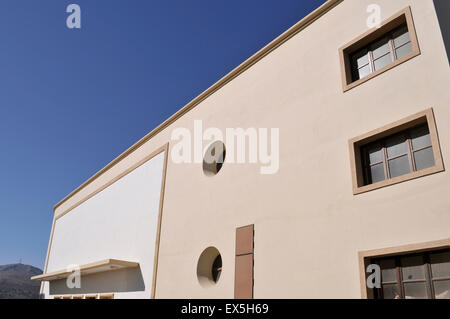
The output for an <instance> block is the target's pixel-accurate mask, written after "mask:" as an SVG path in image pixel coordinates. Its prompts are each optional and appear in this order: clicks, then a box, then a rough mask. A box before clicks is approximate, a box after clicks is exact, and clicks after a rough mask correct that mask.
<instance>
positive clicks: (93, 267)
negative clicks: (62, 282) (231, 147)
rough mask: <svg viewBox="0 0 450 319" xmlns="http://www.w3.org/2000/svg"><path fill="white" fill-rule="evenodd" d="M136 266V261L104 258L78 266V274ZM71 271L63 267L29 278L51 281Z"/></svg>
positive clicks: (66, 275)
mask: <svg viewBox="0 0 450 319" xmlns="http://www.w3.org/2000/svg"><path fill="white" fill-rule="evenodd" d="M138 266H139V263H138V262H132V261H125V260H117V259H105V260H100V261H96V262H93V263H90V264H86V265H82V266H80V275H81V276H83V275H88V274H95V273H98V272H105V271H112V270H117V269H125V268H134V267H138ZM73 273H74V270H72V271H68V270H67V269H63V270H58V271H54V272H51V273H47V274H42V275H37V276H33V277H31V280H41V281H52V280H58V279H63V278H67V277H68V276H69V275H71V274H73Z"/></svg>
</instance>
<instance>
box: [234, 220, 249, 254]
mask: <svg viewBox="0 0 450 319" xmlns="http://www.w3.org/2000/svg"><path fill="white" fill-rule="evenodd" d="M252 253H253V225H248V226H244V227H240V228H237V229H236V255H244V254H252Z"/></svg>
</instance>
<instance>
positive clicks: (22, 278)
mask: <svg viewBox="0 0 450 319" xmlns="http://www.w3.org/2000/svg"><path fill="white" fill-rule="evenodd" d="M39 274H42V270H40V269H39V268H36V267H33V266H30V265H24V264H11V265H3V266H0V299H38V298H39V289H40V286H41V283H40V281H32V280H30V277H31V276H35V275H39Z"/></svg>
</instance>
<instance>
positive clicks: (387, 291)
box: [383, 284, 400, 299]
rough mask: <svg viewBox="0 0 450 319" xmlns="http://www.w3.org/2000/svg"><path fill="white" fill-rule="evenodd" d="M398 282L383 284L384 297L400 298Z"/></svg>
mask: <svg viewBox="0 0 450 319" xmlns="http://www.w3.org/2000/svg"><path fill="white" fill-rule="evenodd" d="M399 297H400V296H399V295H398V292H397V284H391V285H383V299H398V298H399Z"/></svg>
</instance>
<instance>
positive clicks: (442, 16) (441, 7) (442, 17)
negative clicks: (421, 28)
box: [434, 0, 450, 63]
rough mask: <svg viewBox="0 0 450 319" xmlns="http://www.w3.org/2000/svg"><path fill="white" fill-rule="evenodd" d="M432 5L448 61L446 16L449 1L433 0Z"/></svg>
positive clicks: (449, 38)
mask: <svg viewBox="0 0 450 319" xmlns="http://www.w3.org/2000/svg"><path fill="white" fill-rule="evenodd" d="M434 7H435V8H436V14H437V16H438V20H439V25H440V27H441V32H442V37H443V39H444V44H445V49H446V50H447V58H448V60H449V63H450V19H449V18H448V17H449V16H450V1H448V0H434Z"/></svg>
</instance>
